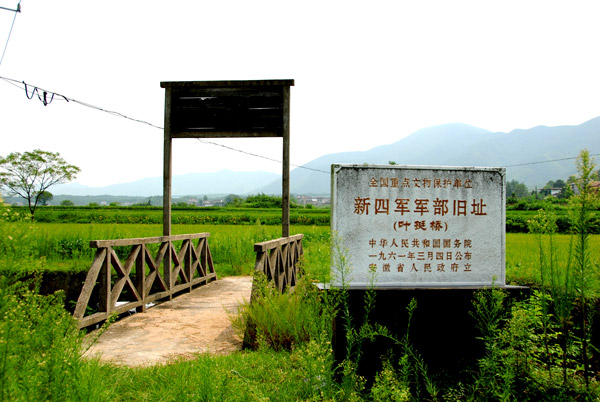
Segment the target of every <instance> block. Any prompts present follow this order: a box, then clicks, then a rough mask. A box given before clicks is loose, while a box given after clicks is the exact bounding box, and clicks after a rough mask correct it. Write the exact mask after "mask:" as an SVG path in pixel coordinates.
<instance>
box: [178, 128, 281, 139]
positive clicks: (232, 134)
mask: <svg viewBox="0 0 600 402" xmlns="http://www.w3.org/2000/svg"><path fill="white" fill-rule="evenodd" d="M263 137H265V138H273V137H283V132H282V131H247V130H244V131H188V130H186V131H174V132H172V133H171V138H263Z"/></svg>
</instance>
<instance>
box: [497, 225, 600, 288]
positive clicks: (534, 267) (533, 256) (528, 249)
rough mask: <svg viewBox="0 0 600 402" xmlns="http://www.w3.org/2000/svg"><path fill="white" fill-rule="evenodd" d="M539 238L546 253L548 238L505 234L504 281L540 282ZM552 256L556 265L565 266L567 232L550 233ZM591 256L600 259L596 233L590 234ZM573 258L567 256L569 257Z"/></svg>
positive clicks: (598, 240) (520, 282) (526, 283)
mask: <svg viewBox="0 0 600 402" xmlns="http://www.w3.org/2000/svg"><path fill="white" fill-rule="evenodd" d="M540 240H541V241H542V245H543V247H544V248H545V250H546V254H548V237H547V236H546V235H543V236H542V237H541V238H540V236H539V235H535V234H525V233H509V234H507V235H506V278H507V282H509V283H512V284H520V285H536V284H539V282H540V269H539V266H540V251H539V250H540ZM553 241H554V244H555V249H554V255H555V257H556V258H557V263H558V265H557V266H558V267H565V266H566V264H567V262H568V260H569V250H570V249H571V247H572V246H571V241H574V239H573V238H572V236H571V235H561V234H558V235H553ZM590 249H591V250H592V252H591V253H592V259H594V260H595V261H599V260H600V235H592V236H590ZM573 258H574V257H573V256H572V255H571V259H573Z"/></svg>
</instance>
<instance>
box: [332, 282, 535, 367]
mask: <svg viewBox="0 0 600 402" xmlns="http://www.w3.org/2000/svg"><path fill="white" fill-rule="evenodd" d="M495 287H496V288H500V289H504V290H505V291H507V293H508V299H509V300H520V299H523V298H524V297H525V296H527V295H528V294H529V288H527V287H521V286H495ZM321 288H323V287H322V286H321ZM483 288H484V287H483V286H465V287H453V288H448V287H435V288H415V287H410V288H409V287H406V288H404V287H401V288H398V287H396V288H389V287H385V288H375V293H376V297H375V307H374V309H373V310H372V311H371V313H370V317H369V318H370V320H369V321H370V322H371V324H375V323H377V324H381V325H384V326H385V327H387V328H388V330H389V331H390V332H391V333H392V334H393V335H394V336H395V337H396V338H397V339H402V337H403V336H404V335H405V334H406V331H407V327H408V311H407V307H408V305H409V303H410V301H411V300H412V299H415V300H416V302H417V307H416V309H415V311H414V313H413V316H412V321H411V323H410V330H409V339H410V343H411V345H412V346H413V347H414V349H415V350H416V351H417V352H418V353H419V354H420V356H421V357H422V358H423V360H424V362H425V364H426V365H427V367H428V369H429V373H430V374H432V375H435V376H436V377H437V376H438V375H443V376H444V377H445V378H448V379H449V378H452V379H456V378H460V377H461V376H465V375H468V371H467V370H470V369H474V368H476V364H477V360H478V359H479V358H480V357H482V356H483V352H484V346H483V342H482V341H481V340H479V339H477V338H478V337H480V336H481V334H480V333H479V331H478V330H477V328H476V322H475V319H474V318H473V317H472V316H471V314H470V312H472V311H473V310H474V308H473V298H474V294H475V292H476V291H478V290H480V289H483ZM487 288H489V286H488V287H487ZM366 290H367V289H366V288H364V287H363V288H357V287H352V288H350V289H348V295H349V307H350V313H351V315H352V322H353V325H354V327H355V328H356V329H357V330H358V328H359V327H360V325H361V324H362V322H363V321H364V307H365V302H364V298H365V293H366ZM345 331H346V329H345V328H344V322H343V320H342V317H340V316H339V314H338V317H336V319H335V322H334V335H333V338H334V339H333V350H334V354H335V358H336V361H337V362H341V361H342V360H343V359H344V358H345V357H346V337H345ZM390 353H391V354H390ZM400 353H401V351H400V348H399V347H398V346H397V345H395V344H394V342H392V341H391V340H387V339H382V338H376V339H375V342H365V343H364V344H363V348H362V357H361V361H360V364H359V374H361V375H363V376H364V377H365V378H367V379H372V377H373V376H374V374H375V373H376V372H377V371H379V370H381V361H382V357H383V356H392V359H393V360H392V363H394V364H397V363H398V360H399V359H400V357H401V356H400Z"/></svg>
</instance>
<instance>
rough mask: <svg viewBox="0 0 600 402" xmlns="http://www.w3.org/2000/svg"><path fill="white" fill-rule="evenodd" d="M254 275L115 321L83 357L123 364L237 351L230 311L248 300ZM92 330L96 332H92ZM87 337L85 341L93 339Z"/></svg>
mask: <svg viewBox="0 0 600 402" xmlns="http://www.w3.org/2000/svg"><path fill="white" fill-rule="evenodd" d="M251 291H252V277H250V276H244V277H234V276H231V277H225V278H223V279H219V280H217V281H214V282H211V283H208V284H207V285H203V286H200V287H198V288H196V289H194V290H193V291H192V292H190V293H186V294H183V295H181V296H177V297H175V298H174V299H173V300H171V301H168V302H164V303H161V304H160V305H158V306H155V307H152V308H150V309H148V310H146V312H144V313H136V314H133V315H131V316H129V317H126V318H123V319H121V320H119V321H117V322H115V323H113V324H112V325H111V326H110V327H109V328H108V330H107V331H106V332H104V333H103V334H102V335H101V336H100V338H99V339H98V340H97V341H96V342H95V343H94V344H93V345H92V346H91V347H90V349H89V350H88V351H87V352H86V356H98V357H99V358H100V360H102V361H105V362H111V363H114V364H119V365H126V366H144V365H153V364H157V363H166V362H168V361H170V360H174V359H178V358H192V357H194V355H195V354H197V353H211V354H227V353H231V352H233V351H235V350H241V347H242V340H241V339H240V338H239V337H238V336H237V335H236V334H235V331H234V329H233V327H232V325H231V322H230V319H229V313H232V312H235V311H236V308H237V306H238V305H239V304H240V302H242V301H248V300H250V293H251ZM94 332H95V331H94ZM94 332H92V333H90V334H89V335H88V339H91V337H93V336H94Z"/></svg>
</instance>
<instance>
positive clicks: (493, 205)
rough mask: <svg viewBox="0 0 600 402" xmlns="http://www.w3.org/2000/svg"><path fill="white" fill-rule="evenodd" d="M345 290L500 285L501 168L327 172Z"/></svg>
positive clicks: (340, 169) (383, 168) (352, 167)
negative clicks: (344, 259) (348, 276)
mask: <svg viewBox="0 0 600 402" xmlns="http://www.w3.org/2000/svg"><path fill="white" fill-rule="evenodd" d="M332 180H333V183H332V184H333V194H332V195H333V202H332V206H333V209H332V231H333V232H334V233H336V235H337V236H339V237H340V239H341V240H342V242H343V244H344V247H345V248H346V249H347V253H348V254H349V255H348V257H349V260H350V262H351V264H352V268H353V273H352V280H351V283H350V285H356V286H364V285H366V284H367V283H368V282H369V275H371V274H372V273H375V274H376V281H377V284H378V285H379V286H395V285H397V286H405V285H411V286H442V285H481V284H492V283H496V284H504V220H505V215H504V169H500V168H454V167H452V168H440V167H404V166H387V165H386V166H360V165H333V166H332Z"/></svg>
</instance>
